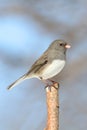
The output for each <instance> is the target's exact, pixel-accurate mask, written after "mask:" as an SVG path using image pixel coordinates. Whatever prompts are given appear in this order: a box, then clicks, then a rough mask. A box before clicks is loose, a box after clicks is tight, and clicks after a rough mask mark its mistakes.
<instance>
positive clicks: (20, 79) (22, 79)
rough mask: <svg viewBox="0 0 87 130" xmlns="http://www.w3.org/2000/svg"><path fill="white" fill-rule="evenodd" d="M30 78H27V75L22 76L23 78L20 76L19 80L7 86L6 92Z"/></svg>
mask: <svg viewBox="0 0 87 130" xmlns="http://www.w3.org/2000/svg"><path fill="white" fill-rule="evenodd" d="M28 78H31V76H29V75H28V76H27V74H24V75H23V76H21V77H20V78H19V79H17V80H16V81H15V82H13V83H12V84H11V85H9V86H8V88H7V89H8V90H10V89H12V88H13V87H15V86H16V85H18V84H19V83H21V82H23V81H24V80H26V79H28Z"/></svg>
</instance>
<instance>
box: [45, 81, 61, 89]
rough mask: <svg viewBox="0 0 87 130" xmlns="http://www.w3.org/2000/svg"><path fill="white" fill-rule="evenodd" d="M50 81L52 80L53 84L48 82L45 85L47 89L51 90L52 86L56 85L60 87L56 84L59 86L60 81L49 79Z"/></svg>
mask: <svg viewBox="0 0 87 130" xmlns="http://www.w3.org/2000/svg"><path fill="white" fill-rule="evenodd" d="M48 81H50V82H51V84H49V83H47V85H46V86H45V89H46V88H48V90H49V91H51V87H54V88H55V89H58V88H57V87H56V84H57V85H58V87H59V83H58V82H55V81H53V80H50V79H49V80H48Z"/></svg>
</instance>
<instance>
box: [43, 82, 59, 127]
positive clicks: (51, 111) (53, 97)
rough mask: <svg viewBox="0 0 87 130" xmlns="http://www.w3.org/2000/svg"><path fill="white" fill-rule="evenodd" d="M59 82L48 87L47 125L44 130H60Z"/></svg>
mask: <svg viewBox="0 0 87 130" xmlns="http://www.w3.org/2000/svg"><path fill="white" fill-rule="evenodd" d="M58 92H59V84H57V83H55V84H54V86H51V90H49V88H48V87H47V88H46V97H47V126H46V128H45V129H44V130H59V94H58Z"/></svg>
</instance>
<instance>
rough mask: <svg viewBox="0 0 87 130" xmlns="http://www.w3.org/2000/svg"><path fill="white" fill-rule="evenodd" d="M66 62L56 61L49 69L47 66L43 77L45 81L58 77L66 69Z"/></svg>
mask: <svg viewBox="0 0 87 130" xmlns="http://www.w3.org/2000/svg"><path fill="white" fill-rule="evenodd" d="M64 65H65V61H64V60H54V61H53V62H52V63H51V65H49V67H48V66H47V67H46V68H45V70H43V72H42V74H41V77H42V78H43V79H49V78H52V77H53V76H55V75H57V74H58V73H59V72H60V71H61V70H62V69H63V67H64Z"/></svg>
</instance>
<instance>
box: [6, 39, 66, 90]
mask: <svg viewBox="0 0 87 130" xmlns="http://www.w3.org/2000/svg"><path fill="white" fill-rule="evenodd" d="M66 45H67V43H66V42H65V41H63V40H55V41H53V42H52V43H51V45H50V46H49V47H48V49H47V50H46V51H45V52H44V53H43V55H42V56H41V57H40V58H39V59H38V60H36V62H35V63H34V64H33V65H32V66H31V68H30V70H29V71H28V72H27V73H26V74H24V75H23V76H22V77H20V78H19V79H18V80H16V81H15V82H14V83H12V84H11V85H10V86H8V89H11V88H12V87H14V86H15V85H17V84H19V83H20V82H22V81H24V80H25V79H29V78H34V77H36V78H38V79H43V80H46V79H49V78H51V77H53V76H55V75H56V74H57V72H58V73H59V72H60V71H61V70H62V68H63V67H64V65H65V60H66V49H67V48H66V47H65V46H66ZM54 61H55V63H54ZM62 61H64V62H62ZM60 62H61V64H60ZM57 63H58V64H59V65H58V64H57ZM57 66H58V67H57ZM57 68H58V69H60V70H57Z"/></svg>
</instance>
